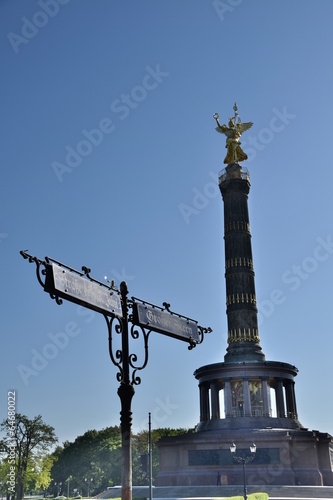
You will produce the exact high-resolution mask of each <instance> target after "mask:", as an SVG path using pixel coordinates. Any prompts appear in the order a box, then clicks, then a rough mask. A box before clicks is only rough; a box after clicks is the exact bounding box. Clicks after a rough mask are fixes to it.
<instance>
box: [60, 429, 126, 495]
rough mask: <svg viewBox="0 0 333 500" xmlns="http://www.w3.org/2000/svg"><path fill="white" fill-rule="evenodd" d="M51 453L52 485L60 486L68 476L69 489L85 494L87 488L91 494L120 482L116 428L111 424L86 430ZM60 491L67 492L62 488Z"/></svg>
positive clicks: (118, 442) (118, 434)
mask: <svg viewBox="0 0 333 500" xmlns="http://www.w3.org/2000/svg"><path fill="white" fill-rule="evenodd" d="M54 456H55V457H57V461H56V462H55V463H54V464H53V467H52V470H51V475H52V480H53V484H54V483H57V484H60V483H62V485H64V484H65V483H67V482H68V479H69V477H70V476H71V479H70V486H69V489H70V491H73V489H76V490H79V491H80V492H81V493H82V494H83V495H84V496H86V495H87V493H88V488H89V491H90V493H94V495H95V494H97V493H99V492H100V491H103V490H105V489H106V488H107V487H108V486H112V485H114V484H119V483H120V480H121V434H120V428H119V427H118V426H115V427H107V428H106V429H102V430H100V431H96V430H90V431H87V432H86V433H85V434H83V435H82V436H78V437H77V438H76V439H75V441H74V442H73V443H70V442H68V441H67V442H65V443H63V447H58V448H57V449H56V450H55V452H54ZM51 487H52V486H51ZM53 491H54V490H53ZM64 493H67V491H65V490H64Z"/></svg>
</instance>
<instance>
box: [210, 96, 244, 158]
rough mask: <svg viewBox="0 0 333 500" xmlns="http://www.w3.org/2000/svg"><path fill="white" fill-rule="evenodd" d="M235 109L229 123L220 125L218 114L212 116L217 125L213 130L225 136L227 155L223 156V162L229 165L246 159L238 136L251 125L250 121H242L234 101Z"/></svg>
mask: <svg viewBox="0 0 333 500" xmlns="http://www.w3.org/2000/svg"><path fill="white" fill-rule="evenodd" d="M233 109H234V111H235V116H233V117H232V118H229V124H228V126H226V125H221V124H220V122H219V115H218V113H215V114H214V115H213V118H215V120H216V123H217V127H216V129H215V130H217V132H219V133H220V134H224V135H225V136H226V137H227V142H226V146H225V147H226V148H227V151H228V152H227V156H226V157H225V158H224V163H226V164H227V165H230V164H231V163H238V162H239V161H245V160H247V154H246V153H244V151H243V150H242V148H241V142H240V140H239V139H240V137H241V135H242V134H243V132H245V131H246V130H248V129H249V128H251V127H252V125H253V123H252V122H246V123H242V121H241V119H240V116H239V114H238V108H237V104H236V103H235V105H234V107H233Z"/></svg>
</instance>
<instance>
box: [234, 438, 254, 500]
mask: <svg viewBox="0 0 333 500" xmlns="http://www.w3.org/2000/svg"><path fill="white" fill-rule="evenodd" d="M236 449H237V447H236V445H235V443H232V445H231V446H230V452H231V454H232V458H233V460H234V462H235V463H237V464H242V466H243V483H244V500H247V489H246V467H245V466H246V464H249V463H251V462H252V461H253V460H254V458H255V456H256V449H257V447H256V445H255V444H254V443H252V445H251V446H250V453H251V454H250V455H249V453H248V452H245V453H244V452H243V453H239V454H238V455H236Z"/></svg>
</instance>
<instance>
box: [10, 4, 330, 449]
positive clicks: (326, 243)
mask: <svg viewBox="0 0 333 500" xmlns="http://www.w3.org/2000/svg"><path fill="white" fill-rule="evenodd" d="M332 17H333V4H332V2H331V1H330V0H320V1H318V2H313V1H312V0H311V1H309V0H298V1H296V0H295V1H293V2H289V1H286V0H285V1H281V0H280V1H266V0H252V1H251V2H250V1H245V0H244V1H241V0H239V1H237V2H236V1H231V0H225V1H224V2H214V1H212V0H207V1H204V0H200V1H199V0H182V1H181V2H180V1H178V0H169V1H168V2H162V1H153V0H142V1H140V2H130V1H127V0H124V1H122V2H117V1H115V0H113V1H112V0H95V1H92V0H90V1H89V0H70V1H68V0H61V1H60V0H48V1H47V0H40V1H35V0H15V1H13V0H3V1H2V2H1V4H0V34H1V49H0V50H1V68H2V77H1V83H0V85H1V92H0V99H1V116H2V119H1V125H0V126H1V164H2V167H1V172H2V182H1V186H0V189H1V196H0V203H1V211H0V217H1V222H0V256H1V259H0V263H1V308H2V313H1V341H2V344H1V345H2V348H1V374H2V375H1V392H0V417H1V420H2V418H5V416H6V409H7V403H6V401H7V391H8V390H11V389H15V390H16V391H17V395H18V397H17V411H19V412H21V413H24V414H27V415H28V416H30V417H33V416H35V415H37V414H41V415H42V417H43V418H44V420H45V421H46V422H47V423H48V424H50V425H52V426H54V427H55V431H56V434H57V436H58V437H59V440H60V443H61V442H62V441H64V440H66V439H67V440H74V439H75V437H76V436H77V435H79V434H82V433H84V432H85V431H86V430H88V429H92V428H96V429H101V428H103V427H106V426H109V425H117V424H119V411H120V401H119V398H118V395H117V388H118V382H117V380H116V369H115V367H114V366H113V365H112V364H111V361H110V359H109V354H108V344H107V330H106V325H105V321H104V319H103V317H101V316H99V315H98V314H95V315H89V316H82V315H80V314H79V311H78V309H77V306H75V305H74V304H71V303H64V304H63V305H62V306H57V305H56V303H55V301H52V300H51V299H50V298H49V297H48V295H47V294H45V293H44V292H43V290H42V288H41V287H40V285H39V284H38V283H37V280H36V276H35V269H34V266H33V265H32V264H28V263H27V261H24V260H23V259H22V257H21V256H20V255H19V251H20V250H21V249H28V250H29V252H30V253H31V254H33V255H36V256H38V257H39V258H42V259H43V258H44V257H45V256H46V255H48V256H50V257H53V258H55V259H57V260H59V261H61V262H64V263H66V264H68V265H69V266H72V267H74V268H76V269H80V268H81V266H82V265H86V266H88V267H90V268H91V269H92V273H91V274H92V276H94V277H95V278H96V279H100V280H103V279H104V276H105V275H107V276H108V277H109V278H110V279H114V280H115V282H116V284H118V285H119V283H120V281H122V280H123V279H125V280H126V281H127V283H128V287H129V292H130V296H132V295H134V296H137V297H140V298H142V299H146V300H147V301H150V302H154V303H156V304H160V305H161V304H162V302H163V301H167V302H170V303H171V307H172V309H173V310H174V311H176V312H179V313H182V314H184V315H187V316H189V317H192V318H195V319H197V320H198V321H199V323H200V324H201V325H204V326H211V327H212V328H213V330H214V332H213V333H212V334H211V335H210V336H207V337H206V339H205V341H204V343H203V344H202V345H200V346H198V347H196V348H195V349H194V350H192V351H189V350H188V349H187V345H186V344H185V343H183V342H179V341H176V340H174V339H171V338H168V337H166V336H163V335H161V334H152V335H151V337H150V347H149V349H150V350H149V356H150V359H149V362H148V366H147V368H146V369H145V370H144V371H143V372H142V383H141V385H140V386H138V387H137V388H136V394H135V396H134V399H133V428H134V430H135V431H139V430H142V429H144V428H147V425H148V412H151V413H152V420H153V421H152V424H153V427H192V426H194V425H196V424H197V423H198V422H199V391H198V387H197V381H196V380H195V378H194V377H193V372H194V370H195V369H196V368H199V367H200V366H202V365H205V364H209V363H216V362H220V361H223V357H224V354H225V350H226V347H227V336H226V330H227V323H226V314H225V309H226V306H225V282H224V246H223V205H222V199H221V196H220V194H219V193H218V190H217V174H218V172H219V171H220V170H221V169H222V168H223V159H224V156H225V147H224V146H225V141H224V138H223V136H221V135H219V134H217V133H216V132H215V122H214V120H213V113H215V112H218V113H219V114H220V118H221V122H222V123H225V122H226V120H227V119H228V117H230V116H231V115H232V114H233V110H232V107H233V104H234V102H235V101H237V104H238V108H239V114H240V116H241V119H242V120H243V121H253V123H254V125H253V127H252V129H251V130H250V131H248V132H247V133H246V134H244V136H243V138H242V139H243V146H244V149H245V150H246V151H247V152H248V155H249V161H248V162H247V163H246V164H244V166H246V167H247V168H248V169H249V171H250V176H251V191H250V198H249V211H250V221H251V230H252V243H253V257H254V266H255V272H256V291H257V299H258V303H259V311H260V337H261V345H262V347H263V350H264V352H265V354H266V358H267V359H268V360H275V361H285V362H288V363H291V364H294V365H296V366H297V367H298V368H299V374H298V376H297V378H296V398H297V403H298V411H299V418H300V421H301V423H302V424H303V425H304V426H305V427H309V428H310V429H319V430H320V431H323V432H330V433H331V434H333V423H332V414H333V400H332V397H331V396H332V389H331V385H332V384H331V381H332V368H331V364H332V280H333V228H332V183H333V173H332V165H331V157H332V146H331V144H332V138H331V135H332V116H333V99H332V88H333V78H332V77H333V69H332V64H331V61H332V42H333V40H332V38H333V34H332ZM97 129H98V130H99V132H98V131H96V130H97ZM73 324H74V325H73ZM71 328H74V331H75V333H76V335H75V336H73V335H72V336H71V337H68V335H67V338H68V343H67V345H66V346H65V347H64V348H62V349H61V348H58V349H55V348H54V347H53V350H52V347H49V345H50V344H52V343H53V345H54V341H53V340H52V339H54V336H55V335H56V334H57V333H59V332H64V331H66V329H67V332H68V331H70V329H71ZM48 349H50V350H49V351H48ZM135 349H136V350H137V352H138V353H140V352H141V350H140V349H141V348H135ZM43 352H44V353H45V352H48V353H49V356H51V355H52V353H53V354H54V357H53V359H48V360H47V361H46V364H45V363H44V365H45V366H42V364H41V365H39V370H35V373H34V374H30V372H29V375H28V376H26V377H24V376H22V366H23V367H25V368H28V369H31V370H33V365H32V363H33V359H34V356H36V353H39V355H42V354H43ZM50 353H51V354H50ZM20 367H21V368H20ZM20 370H21V374H20Z"/></svg>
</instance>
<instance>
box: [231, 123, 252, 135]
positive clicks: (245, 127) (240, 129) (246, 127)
mask: <svg viewBox="0 0 333 500" xmlns="http://www.w3.org/2000/svg"><path fill="white" fill-rule="evenodd" d="M252 125H253V123H252V122H246V123H242V122H240V123H236V127H235V128H236V130H237V132H239V133H240V134H242V133H243V132H245V130H249V128H251V127H252Z"/></svg>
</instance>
